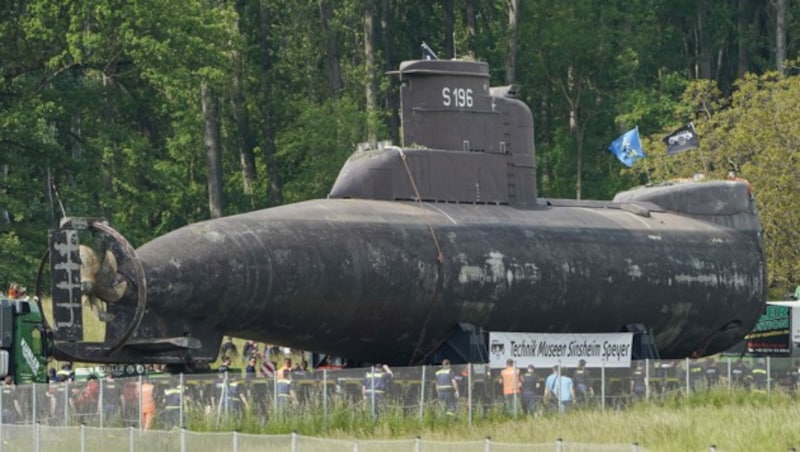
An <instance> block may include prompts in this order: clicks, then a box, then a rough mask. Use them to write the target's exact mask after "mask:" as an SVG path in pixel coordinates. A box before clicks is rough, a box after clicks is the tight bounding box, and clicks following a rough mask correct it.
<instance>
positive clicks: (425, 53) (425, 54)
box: [422, 42, 439, 60]
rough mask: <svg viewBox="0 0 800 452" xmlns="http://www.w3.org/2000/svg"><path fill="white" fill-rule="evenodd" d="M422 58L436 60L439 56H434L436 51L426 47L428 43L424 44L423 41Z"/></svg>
mask: <svg viewBox="0 0 800 452" xmlns="http://www.w3.org/2000/svg"><path fill="white" fill-rule="evenodd" d="M422 59H423V60H438V59H439V57H438V56H436V53H434V51H433V49H431V48H430V47H428V44H425V42H423V43H422Z"/></svg>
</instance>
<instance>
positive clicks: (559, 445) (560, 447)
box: [556, 438, 564, 452]
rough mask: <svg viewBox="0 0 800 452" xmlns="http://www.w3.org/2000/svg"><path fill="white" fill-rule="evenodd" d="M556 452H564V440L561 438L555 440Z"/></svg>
mask: <svg viewBox="0 0 800 452" xmlns="http://www.w3.org/2000/svg"><path fill="white" fill-rule="evenodd" d="M556 452H564V440H562V439H561V438H558V439H557V440H556Z"/></svg>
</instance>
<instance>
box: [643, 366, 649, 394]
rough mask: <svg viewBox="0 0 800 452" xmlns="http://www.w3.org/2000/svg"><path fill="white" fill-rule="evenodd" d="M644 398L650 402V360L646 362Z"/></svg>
mask: <svg viewBox="0 0 800 452" xmlns="http://www.w3.org/2000/svg"><path fill="white" fill-rule="evenodd" d="M644 398H645V400H650V358H645V360H644Z"/></svg>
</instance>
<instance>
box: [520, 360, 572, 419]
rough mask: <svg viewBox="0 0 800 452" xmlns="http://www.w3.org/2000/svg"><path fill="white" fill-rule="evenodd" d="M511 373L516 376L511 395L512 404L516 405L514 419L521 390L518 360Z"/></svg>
mask: <svg viewBox="0 0 800 452" xmlns="http://www.w3.org/2000/svg"><path fill="white" fill-rule="evenodd" d="M511 375H513V378H514V380H513V381H514V383H513V386H511V387H512V388H513V389H512V390H513V391H514V392H513V393H512V394H513V395H512V396H511V397H512V405H513V407H514V420H517V407H518V406H519V404H518V396H517V394H519V392H518V391H519V386H518V385H519V368H518V367H517V362H516V361H514V372H513V373H512V374H511ZM560 402H561V398H560V397H559V403H560Z"/></svg>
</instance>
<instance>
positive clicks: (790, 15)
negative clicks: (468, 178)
mask: <svg viewBox="0 0 800 452" xmlns="http://www.w3.org/2000/svg"><path fill="white" fill-rule="evenodd" d="M0 38H1V39H0V42H2V45H1V46H0V72H1V74H0V75H2V76H1V77H0V255H2V259H0V284H6V285H7V284H8V283H9V282H10V281H19V282H20V283H22V284H26V285H29V286H30V285H32V284H33V279H34V276H35V271H36V267H37V266H38V263H39V260H40V258H41V256H42V254H43V252H44V251H45V249H46V244H47V231H48V229H50V228H52V227H54V226H56V225H57V224H58V221H59V220H60V219H61V218H62V217H63V216H103V217H105V218H107V219H108V220H109V221H110V223H111V224H112V225H113V226H114V227H115V228H116V229H117V230H119V231H121V232H122V233H123V234H125V236H126V237H128V238H129V240H130V241H131V242H132V243H133V244H134V246H138V245H140V244H142V243H144V242H145V241H147V240H148V239H150V238H153V237H155V236H158V235H160V234H163V233H165V232H167V231H170V230H172V229H175V228H178V227H180V226H183V225H186V224H188V223H192V222H196V221H200V220H203V219H207V218H210V217H218V216H222V215H229V214H234V213H238V212H242V211H246V210H252V209H256V208H264V207H269V206H275V205H278V204H282V203H288V202H294V201H298V200H303V199H309V198H315V197H324V196H325V195H326V194H327V190H328V189H329V188H330V186H331V184H332V182H333V180H334V179H335V177H336V174H337V172H338V169H339V167H340V166H341V165H342V163H343V162H344V160H345V159H346V158H347V157H348V155H349V154H350V153H351V152H352V150H353V149H354V147H355V145H356V144H357V143H359V142H363V141H371V140H384V139H390V140H393V141H394V142H398V127H399V124H398V116H397V111H398V102H399V100H398V95H397V94H398V92H397V91H398V89H397V88H398V87H397V81H396V80H395V79H393V78H392V76H390V75H387V74H386V73H387V72H388V71H391V70H394V69H396V68H397V67H398V65H399V63H400V62H401V61H403V60H408V59H417V58H419V57H420V55H421V53H420V45H421V43H422V42H426V43H427V44H428V45H429V46H430V47H431V48H432V49H434V51H435V52H437V53H438V56H439V57H440V58H471V59H478V60H482V61H486V62H488V63H489V65H490V68H491V71H492V82H493V84H494V85H505V84H515V85H517V86H519V90H518V92H519V96H520V97H521V98H522V99H523V100H524V101H525V102H526V103H527V104H528V105H529V106H530V107H531V110H532V111H533V114H534V120H535V123H536V132H535V139H536V155H537V172H538V183H539V187H538V189H539V195H540V196H544V197H558V198H577V199H610V198H611V197H612V196H613V195H614V193H616V192H617V191H619V190H622V189H626V188H629V187H631V186H635V185H640V184H645V183H657V182H659V181H663V180H668V179H670V178H676V177H691V176H692V175H694V174H698V173H703V174H705V175H706V177H708V178H722V177H725V175H726V174H727V172H729V171H735V172H736V173H737V175H739V176H741V177H744V178H746V179H748V180H750V181H751V183H752V186H753V190H754V193H755V197H756V201H757V203H758V207H759V210H760V213H761V216H762V221H763V225H764V239H765V248H766V251H767V256H768V264H769V276H770V284H771V286H772V287H773V296H778V297H780V296H782V295H783V294H784V293H785V292H786V291H787V290H788V289H789V288H793V287H794V285H795V284H798V283H800V232H798V231H800V228H799V227H798V222H799V221H800V195H798V194H797V193H796V192H797V189H798V183H797V182H796V179H797V178H796V174H795V173H796V172H797V171H798V169H800V161H798V147H799V146H800V104H798V101H797V99H800V77H799V76H798V70H797V67H798V65H797V56H798V51H799V50H800V3H798V2H790V1H787V0H770V1H762V0H730V1H725V2H714V1H710V0H669V1H668V0H626V1H620V0H609V1H604V2H597V1H590V0H573V1H564V2H552V1H542V0H426V1H397V0H339V1H334V0H303V1H292V2H287V1H280V0H237V1H226V0H214V1H210V0H184V1H180V2H174V1H169V0H124V1H123V0H91V1H89V0H65V1H53V0H3V1H2V2H0ZM689 122H693V123H694V125H695V127H696V130H697V132H698V134H699V137H700V147H699V148H696V149H693V150H690V151H687V152H683V153H680V154H677V155H670V156H667V155H666V153H665V147H664V144H663V143H662V142H661V139H662V138H663V137H664V135H666V134H667V133H669V132H670V131H672V130H674V129H676V128H678V127H680V126H683V125H685V124H687V123H689ZM634 126H638V128H639V131H640V134H641V135H642V138H643V145H644V151H645V153H646V155H647V157H646V158H645V159H641V160H639V161H637V162H636V164H635V165H634V166H633V167H632V168H630V169H629V168H627V167H625V166H623V165H621V164H620V162H619V161H618V160H617V159H616V158H614V156H613V155H612V154H611V153H609V152H608V151H607V149H608V145H609V143H610V142H611V141H612V140H614V139H615V138H616V137H617V136H619V134H620V133H621V132H623V131H625V130H627V129H630V128H632V127H634Z"/></svg>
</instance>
